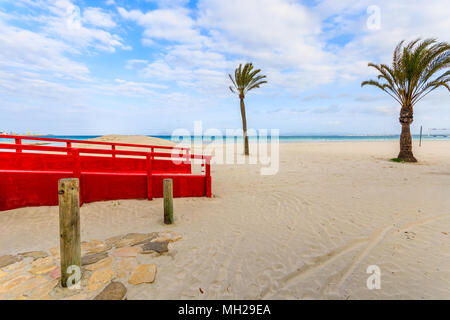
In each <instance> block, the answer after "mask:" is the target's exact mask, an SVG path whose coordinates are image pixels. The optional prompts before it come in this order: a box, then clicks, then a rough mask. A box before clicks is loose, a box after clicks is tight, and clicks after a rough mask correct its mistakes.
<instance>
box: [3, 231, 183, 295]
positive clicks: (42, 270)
mask: <svg viewBox="0 0 450 320" xmlns="http://www.w3.org/2000/svg"><path fill="white" fill-rule="evenodd" d="M181 238H182V237H181V235H179V234H177V233H175V232H173V231H164V232H152V233H145V234H144V233H129V234H126V235H120V236H115V237H112V238H109V239H106V240H104V241H99V240H91V241H85V242H82V243H81V252H82V257H81V264H82V267H81V268H82V277H81V280H80V282H79V283H78V285H75V286H74V287H72V288H70V289H69V288H63V287H62V286H61V281H60V279H61V269H60V253H59V248H50V249H49V250H48V251H32V252H23V253H19V254H17V255H3V256H0V300H60V299H64V300H90V299H94V300H123V299H126V295H127V287H126V286H125V284H126V285H128V286H129V285H132V286H134V285H140V284H143V283H147V284H148V283H153V282H154V281H155V279H156V273H157V266H156V265H155V264H140V263H139V262H138V259H137V257H138V255H141V254H145V255H148V254H155V255H161V254H166V253H167V252H168V251H169V243H172V242H176V241H178V240H180V239H181ZM74 274H75V273H74Z"/></svg>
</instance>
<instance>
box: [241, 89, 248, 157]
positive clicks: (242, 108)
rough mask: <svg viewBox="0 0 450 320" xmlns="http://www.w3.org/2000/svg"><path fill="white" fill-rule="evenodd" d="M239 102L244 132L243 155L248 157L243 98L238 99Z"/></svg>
mask: <svg viewBox="0 0 450 320" xmlns="http://www.w3.org/2000/svg"><path fill="white" fill-rule="evenodd" d="M239 98H240V100H241V115H242V130H243V131H244V154H245V155H246V156H248V155H249V149H248V136H247V117H246V116H245V104H244V97H243V96H240V97H239Z"/></svg>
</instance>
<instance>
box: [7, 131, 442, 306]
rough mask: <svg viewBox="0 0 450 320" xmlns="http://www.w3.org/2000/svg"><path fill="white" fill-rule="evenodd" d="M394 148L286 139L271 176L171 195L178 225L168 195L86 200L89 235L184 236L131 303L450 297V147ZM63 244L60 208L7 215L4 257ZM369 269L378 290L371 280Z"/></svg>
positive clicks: (218, 171)
mask: <svg viewBox="0 0 450 320" xmlns="http://www.w3.org/2000/svg"><path fill="white" fill-rule="evenodd" d="M127 139H129V140H127V141H129V142H134V139H133V138H127ZM137 140H139V139H137ZM121 141H123V140H121ZM136 142H138V143H142V141H141V140H139V141H136ZM397 148H398V146H397V142H345V143H344V142H343V143H286V144H282V145H281V146H280V170H279V172H278V174H277V175H274V176H261V175H260V171H259V169H260V168H259V166H257V165H249V164H246V165H214V166H213V167H212V177H213V194H214V197H213V198H212V199H207V198H195V199H194V198H187V199H175V201H174V206H175V218H176V223H175V225H173V226H171V227H166V226H164V225H163V222H162V215H163V214H162V205H163V204H162V200H161V199H155V200H154V201H150V202H149V201H146V200H127V201H123V200H120V201H110V202H99V203H92V204H85V205H84V206H83V207H82V209H81V219H82V220H81V229H82V239H83V240H89V239H106V238H108V237H111V236H114V235H117V234H124V233H128V232H151V231H162V230H174V231H176V232H178V233H180V234H182V235H183V240H182V241H179V242H177V243H174V244H173V245H172V247H171V250H170V253H169V254H167V255H162V256H159V257H154V258H152V262H151V263H155V264H156V265H157V266H158V275H157V280H156V281H155V283H153V284H151V285H141V286H137V287H135V288H133V289H131V290H130V291H129V293H128V298H129V299H180V298H182V299H395V298H398V299H406V298H412V299H450V143H449V142H444V141H443V142H437V141H425V142H424V144H423V146H422V147H421V148H418V147H417V146H415V151H416V155H417V158H418V159H419V160H421V162H420V163H419V164H398V163H392V162H389V161H387V159H389V158H392V157H394V156H395V155H396V153H397ZM57 245H58V208H57V207H40V208H23V209H17V210H12V211H6V212H1V213H0V254H7V253H17V252H23V251H30V250H39V249H43V248H49V247H54V246H57ZM369 265H377V266H379V267H380V269H381V289H380V290H368V289H367V287H366V280H367V277H368V276H369V275H368V274H367V273H366V270H367V267H368V266H369ZM200 289H201V290H200ZM202 292H203V293H202Z"/></svg>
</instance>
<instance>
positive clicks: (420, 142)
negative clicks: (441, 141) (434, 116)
mask: <svg viewBox="0 0 450 320" xmlns="http://www.w3.org/2000/svg"><path fill="white" fill-rule="evenodd" d="M421 146H422V126H420V140H419V147H421Z"/></svg>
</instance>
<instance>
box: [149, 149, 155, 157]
mask: <svg viewBox="0 0 450 320" xmlns="http://www.w3.org/2000/svg"><path fill="white" fill-rule="evenodd" d="M150 150H151V152H152V159H155V156H154V155H153V154H154V153H155V148H151V149H150Z"/></svg>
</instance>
